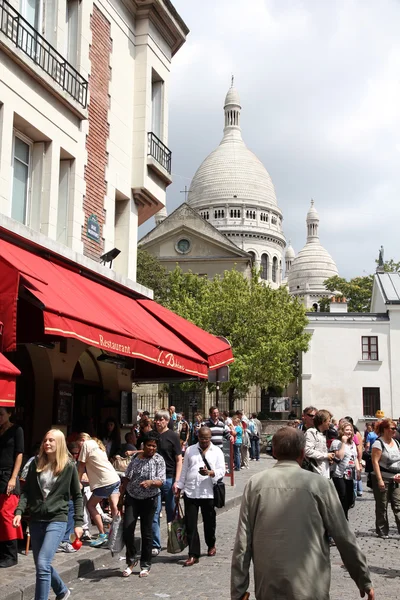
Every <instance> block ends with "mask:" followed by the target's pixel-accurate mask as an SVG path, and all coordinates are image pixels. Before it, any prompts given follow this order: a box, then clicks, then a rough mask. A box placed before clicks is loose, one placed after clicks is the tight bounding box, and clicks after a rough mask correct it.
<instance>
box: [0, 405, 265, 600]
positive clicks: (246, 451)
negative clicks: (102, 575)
mask: <svg viewBox="0 0 400 600" xmlns="http://www.w3.org/2000/svg"><path fill="white" fill-rule="evenodd" d="M11 416H12V410H11V409H7V408H0V486H1V487H0V567H3V568H5V567H10V566H14V565H16V564H17V562H18V540H21V539H22V538H23V536H24V531H25V529H26V525H27V523H28V522H29V530H30V537H31V545H32V552H33V556H34V560H35V565H36V588H35V600H48V596H49V592H50V589H53V591H54V593H55V595H56V598H57V600H66V599H67V598H69V597H70V593H71V592H70V590H69V589H68V588H67V586H66V585H65V583H64V582H63V581H62V580H61V578H60V576H59V574H58V573H57V571H56V569H55V568H54V567H53V566H52V560H53V557H54V555H55V553H56V552H68V553H72V552H76V543H75V540H76V539H77V538H78V539H80V540H85V541H87V542H88V543H90V546H92V547H94V548H96V547H101V546H106V544H107V542H108V531H107V528H108V525H109V523H110V522H112V520H113V519H114V518H116V517H117V516H118V515H123V537H124V541H125V547H126V568H125V569H124V570H123V572H122V576H123V577H129V576H130V575H131V574H132V572H133V570H134V568H135V566H136V564H137V563H139V561H140V571H139V576H140V577H147V576H148V575H149V573H150V569H151V563H152V558H153V557H154V556H157V555H158V554H159V553H160V551H161V548H162V540H161V531H160V518H161V516H162V506H163V503H164V505H165V515H166V520H167V522H168V523H170V522H171V521H172V520H173V519H174V517H175V515H176V508H177V504H178V503H179V499H180V497H181V495H183V501H184V507H185V521H186V529H187V538H188V558H187V560H185V563H184V565H185V566H187V567H189V566H192V565H194V564H196V563H197V562H198V561H199V558H200V539H199V533H198V525H197V522H198V512H199V509H200V511H201V514H202V518H203V527H204V534H205V541H206V545H207V554H208V556H211V557H212V556H215V554H216V552H217V550H216V513H215V506H214V499H213V486H214V484H215V483H216V482H218V481H219V480H220V479H221V478H222V477H223V476H224V475H225V470H226V466H225V458H224V455H223V452H222V447H223V440H224V439H225V440H228V441H229V443H230V444H232V446H233V447H234V448H235V452H236V448H239V460H236V468H237V469H244V468H249V461H250V460H259V457H260V437H261V423H260V421H258V419H257V418H256V415H255V414H254V415H252V416H251V417H250V418H248V417H247V416H246V415H245V414H244V413H243V411H240V410H239V411H236V412H235V413H231V414H228V413H225V414H223V415H220V413H219V410H218V408H217V407H211V409H210V411H209V415H208V417H207V418H204V417H203V415H201V414H200V413H196V414H195V415H194V419H193V422H192V423H190V422H189V421H188V420H186V419H185V416H184V415H183V414H182V413H177V412H176V411H175V407H174V406H171V407H170V408H169V410H159V411H158V412H157V413H156V414H155V415H154V419H151V418H150V415H149V413H147V412H140V413H139V414H138V420H137V423H136V425H135V426H134V427H133V428H132V429H131V430H130V431H129V432H127V433H126V435H125V440H124V443H122V440H121V432H120V428H119V424H118V422H117V421H116V419H114V418H113V417H109V418H107V420H106V422H105V423H104V426H103V430H102V432H101V434H100V436H99V437H98V438H97V437H95V436H94V435H90V434H89V433H87V432H79V433H74V434H71V435H69V436H68V438H67V439H66V438H65V436H64V434H63V433H62V432H61V431H60V430H58V429H52V430H50V431H48V432H47V433H46V434H45V436H44V438H43V440H42V441H41V443H40V444H37V445H36V447H35V448H34V449H33V450H32V455H31V457H30V458H29V460H28V461H26V463H25V464H24V465H23V460H24V434H23V431H22V429H21V428H20V427H18V426H17V425H14V424H13V423H12V420H11ZM27 511H29V513H27ZM28 514H29V517H28V516H27V515H28ZM138 520H140V534H141V553H140V557H139V556H138V555H137V549H136V547H135V528H136V524H137V521H138ZM93 525H94V526H95V527H96V528H97V530H98V531H97V535H93V527H92V526H93Z"/></svg>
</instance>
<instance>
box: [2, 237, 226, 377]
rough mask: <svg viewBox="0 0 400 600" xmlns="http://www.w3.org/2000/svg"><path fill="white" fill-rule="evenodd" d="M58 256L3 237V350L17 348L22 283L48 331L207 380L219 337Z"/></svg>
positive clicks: (216, 351)
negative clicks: (36, 251) (46, 255)
mask: <svg viewBox="0 0 400 600" xmlns="http://www.w3.org/2000/svg"><path fill="white" fill-rule="evenodd" d="M56 260H57V259H56V258H49V259H47V258H43V257H42V256H38V255H37V254H33V253H32V252H29V251H28V250H25V249H22V248H19V247H17V246H15V245H13V244H11V243H9V242H6V241H5V240H0V299H1V301H0V318H3V321H4V337H3V342H4V343H3V347H4V350H6V351H7V350H8V351H10V350H14V349H15V344H16V315H17V312H16V307H17V297H18V291H19V286H20V285H22V286H23V287H24V288H25V289H26V290H28V292H29V293H30V294H31V295H32V297H34V298H35V299H36V300H37V301H39V303H40V308H41V310H42V312H43V322H44V333H45V334H46V335H50V336H53V337H59V336H61V337H71V338H75V339H78V340H81V341H83V342H85V343H86V344H88V345H90V346H95V347H97V348H100V349H102V350H105V351H109V352H113V353H116V354H121V355H125V356H129V357H131V358H139V359H143V360H145V361H148V362H151V363H153V364H156V365H160V366H164V367H168V368H170V369H174V370H175V371H179V372H181V373H184V374H185V375H191V376H199V377H203V378H206V377H207V372H208V368H209V367H211V368H212V367H213V368H216V366H217V365H216V364H214V363H215V360H214V358H213V356H214V355H216V356H218V354H219V353H220V352H221V342H220V340H218V339H217V338H215V337H214V336H212V335H210V334H209V333H206V332H205V331H203V330H201V329H199V328H197V327H195V326H194V325H192V324H191V323H189V322H188V321H186V320H185V319H181V318H180V317H177V316H176V315H174V314H173V313H171V312H170V311H166V309H163V311H166V313H169V315H170V318H169V320H170V322H169V323H168V319H167V318H166V316H165V314H164V313H162V317H163V318H159V316H158V314H157V312H158V311H157V307H158V305H157V303H156V302H154V301H152V300H149V301H148V303H146V304H145V305H142V304H141V303H140V301H139V300H137V299H135V298H132V297H131V296H126V295H124V294H123V293H120V292H118V291H116V290H115V289H111V288H110V287H107V285H109V283H110V282H109V281H108V280H107V279H105V278H104V284H105V285H103V284H102V283H98V282H97V281H93V280H92V279H89V278H88V276H90V274H91V275H92V276H93V273H90V272H87V273H86V275H87V276H85V275H84V273H83V271H82V272H81V271H80V270H79V267H78V266H77V265H75V266H74V267H72V266H71V267H68V266H67V265H64V264H60V263H59V262H56ZM125 289H126V288H125ZM122 290H123V288H122V287H121V291H122ZM126 291H127V292H129V290H126ZM152 305H154V307H153V310H150V309H149V306H150V307H151V306H152ZM159 308H162V307H159ZM160 314H161V313H160ZM186 328H187V329H188V331H189V330H190V331H191V334H190V333H188V332H186V331H185V330H186ZM193 328H194V329H195V330H196V331H194V329H193ZM197 338H198V339H197ZM205 340H207V343H206V341H205ZM189 342H190V343H189ZM224 350H225V351H226V355H225V358H226V360H225V362H223V363H222V364H228V363H229V362H232V360H233V357H232V352H231V349H230V346H229V345H226V344H224Z"/></svg>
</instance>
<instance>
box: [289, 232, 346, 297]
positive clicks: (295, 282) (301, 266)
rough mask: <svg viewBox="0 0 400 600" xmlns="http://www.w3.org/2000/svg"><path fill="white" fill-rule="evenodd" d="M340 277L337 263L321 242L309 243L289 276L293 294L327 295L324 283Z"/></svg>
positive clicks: (293, 265)
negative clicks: (334, 277)
mask: <svg viewBox="0 0 400 600" xmlns="http://www.w3.org/2000/svg"><path fill="white" fill-rule="evenodd" d="M334 275H339V272H338V269H337V266H336V264H335V261H334V260H333V258H332V257H331V255H330V254H329V252H328V251H327V250H325V248H324V247H323V246H321V244H320V243H319V242H307V244H306V245H305V246H304V248H303V249H302V250H300V252H299V253H298V255H297V256H296V258H295V259H294V261H293V263H292V266H291V268H290V271H289V274H288V285H289V291H290V292H291V293H296V292H299V293H300V292H304V291H309V292H310V293H311V292H315V293H321V294H322V293H326V288H325V286H324V281H325V280H326V279H329V278H330V277H333V276H334Z"/></svg>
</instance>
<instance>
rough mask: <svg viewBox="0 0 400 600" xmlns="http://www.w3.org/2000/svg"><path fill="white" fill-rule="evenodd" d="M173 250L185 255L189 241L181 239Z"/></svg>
mask: <svg viewBox="0 0 400 600" xmlns="http://www.w3.org/2000/svg"><path fill="white" fill-rule="evenodd" d="M175 248H176V250H177V251H178V252H179V253H180V254H187V253H188V252H189V250H190V241H189V240H188V239H186V238H182V239H180V240H179V241H178V242H177V244H176V246H175Z"/></svg>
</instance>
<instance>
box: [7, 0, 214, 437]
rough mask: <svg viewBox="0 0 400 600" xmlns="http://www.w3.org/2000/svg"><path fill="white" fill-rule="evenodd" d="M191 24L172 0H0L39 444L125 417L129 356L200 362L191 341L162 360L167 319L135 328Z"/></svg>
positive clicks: (23, 409)
mask: <svg viewBox="0 0 400 600" xmlns="http://www.w3.org/2000/svg"><path fill="white" fill-rule="evenodd" d="M187 34H188V28H187V26H186V25H185V23H184V22H183V20H182V18H181V17H180V15H179V14H178V13H177V11H176V10H175V8H174V7H173V5H172V4H171V2H170V0H95V1H93V0H9V1H6V0H0V321H2V324H1V326H0V327H2V336H1V341H2V348H1V349H2V351H3V352H4V353H5V354H6V357H7V358H8V359H10V360H11V362H12V363H13V364H14V365H16V366H17V367H18V369H19V370H20V371H21V375H20V376H19V377H18V379H17V391H16V412H17V418H18V420H19V421H20V422H21V423H22V424H23V425H24V427H25V433H26V434H27V435H28V437H27V442H28V443H29V442H30V441H36V440H37V439H40V436H41V435H42V434H43V430H46V428H48V427H50V426H51V425H56V426H58V427H61V428H64V430H65V432H66V433H67V432H69V431H71V429H73V428H76V427H78V426H79V427H82V426H83V425H85V426H87V427H89V426H90V425H92V426H97V425H98V424H99V423H100V422H101V421H102V420H104V418H105V417H106V416H107V415H108V414H114V415H119V414H120V411H122V410H125V409H126V406H125V408H124V409H123V408H122V406H121V395H122V394H125V395H126V394H129V393H130V392H131V391H132V381H131V372H132V360H138V361H140V360H142V359H143V360H144V361H146V360H147V361H149V362H152V361H153V362H156V363H157V361H158V363H162V365H163V368H169V367H170V368H172V369H175V370H181V371H185V372H189V371H190V370H192V371H196V369H197V370H200V371H202V370H203V365H202V364H200V363H202V361H201V360H200V359H199V358H198V357H195V356H194V354H193V351H192V350H190V349H189V348H187V353H188V356H189V355H190V360H189V361H188V362H186V363H185V361H184V360H183V358H182V352H183V354H184V351H183V350H182V348H181V355H180V357H178V358H176V356H177V355H176V354H175V358H173V359H171V358H170V359H169V363H168V364H167V363H165V361H164V359H160V358H157V357H158V356H159V354H160V352H161V350H160V345H159V344H158V343H157V339H159V338H160V335H161V332H160V330H159V328H160V327H162V326H161V325H160V324H158V323H155V321H156V319H155V317H152V319H153V320H154V323H153V321H152V323H153V325H151V324H150V322H149V323H148V324H147V325H144V324H143V326H142V330H141V336H140V335H139V336H137V335H136V334H135V333H134V330H133V327H132V326H131V325H132V323H129V320H131V321H133V317H132V316H130V313H131V312H132V313H133V312H134V310H137V311H138V314H139V313H140V315H141V316H138V315H136V317H135V318H136V322H137V323H140V322H141V321H142V320H143V319H144V320H145V318H147V316H148V312H146V314H145V312H143V311H145V309H144V306H141V307H139V304H138V302H136V300H137V298H146V296H147V297H151V291H150V290H147V289H144V288H142V287H141V286H138V285H137V284H136V282H135V281H136V248H137V229H138V225H140V224H141V223H143V222H144V221H146V220H147V219H148V218H150V217H151V216H152V215H154V214H155V213H156V212H158V211H159V210H160V209H161V208H162V207H164V206H165V196H166V188H167V186H168V185H169V184H170V183H171V151H170V150H169V148H168V88H169V76H170V70H171V62H172V58H173V56H174V54H175V53H176V52H177V51H178V50H179V49H180V48H181V46H182V45H183V44H184V42H185V38H186V35H187ZM114 249H117V250H119V251H120V252H119V254H118V256H115V254H116V253H115V254H113V253H111V258H113V257H114V258H113V260H112V261H111V260H110V256H107V253H108V252H109V251H111V250H114ZM105 254H106V257H104V255H105ZM101 257H103V259H102V258H101ZM101 263H103V264H101ZM128 301H129V302H130V303H131V304H126V302H128ZM122 307H124V308H122ZM140 311H142V312H140ZM146 315H147V316H146ZM152 327H154V328H156V329H157V335H155V334H154V333H153V334H152V331H151V329H152ZM135 331H137V330H135ZM135 335H136V337H135ZM146 336H147V338H148V339H147V340H146ZM165 336H166V337H165V351H167V350H171V349H172V351H174V352H175V353H176V352H177V348H178V345H177V344H178V342H176V346H175V348H172V346H174V343H175V342H174V343H173V340H172V339H171V338H169V339H168V340H167V337H168V332H165ZM138 337H139V338H140V340H139V341H138V339H137V338H138ZM150 337H152V340H151V339H150ZM139 342H140V344H142V345H140V344H139ZM138 344H139V346H140V347H139V346H138ZM143 344H144V345H143ZM107 351H110V352H111V353H113V354H114V358H113V357H111V359H110V356H109V355H108V354H107ZM115 355H117V356H118V355H123V356H125V360H126V361H128V362H124V361H123V360H122V359H121V361H120V362H121V364H117V363H118V360H117V358H116V357H115ZM160 356H161V355H160ZM129 361H130V362H129ZM162 361H164V362H162ZM191 361H192V362H191ZM193 361H194V362H195V363H196V361H197V363H196V364H197V367H195V368H193ZM171 365H172V366H171ZM190 367H191V368H192V369H190ZM203 376H206V375H204V374H203ZM1 402H2V401H1V399H0V405H1ZM4 402H5V404H4V403H3V405H7V402H8V403H9V405H12V403H13V402H12V400H6V399H4ZM130 418H132V417H130Z"/></svg>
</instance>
